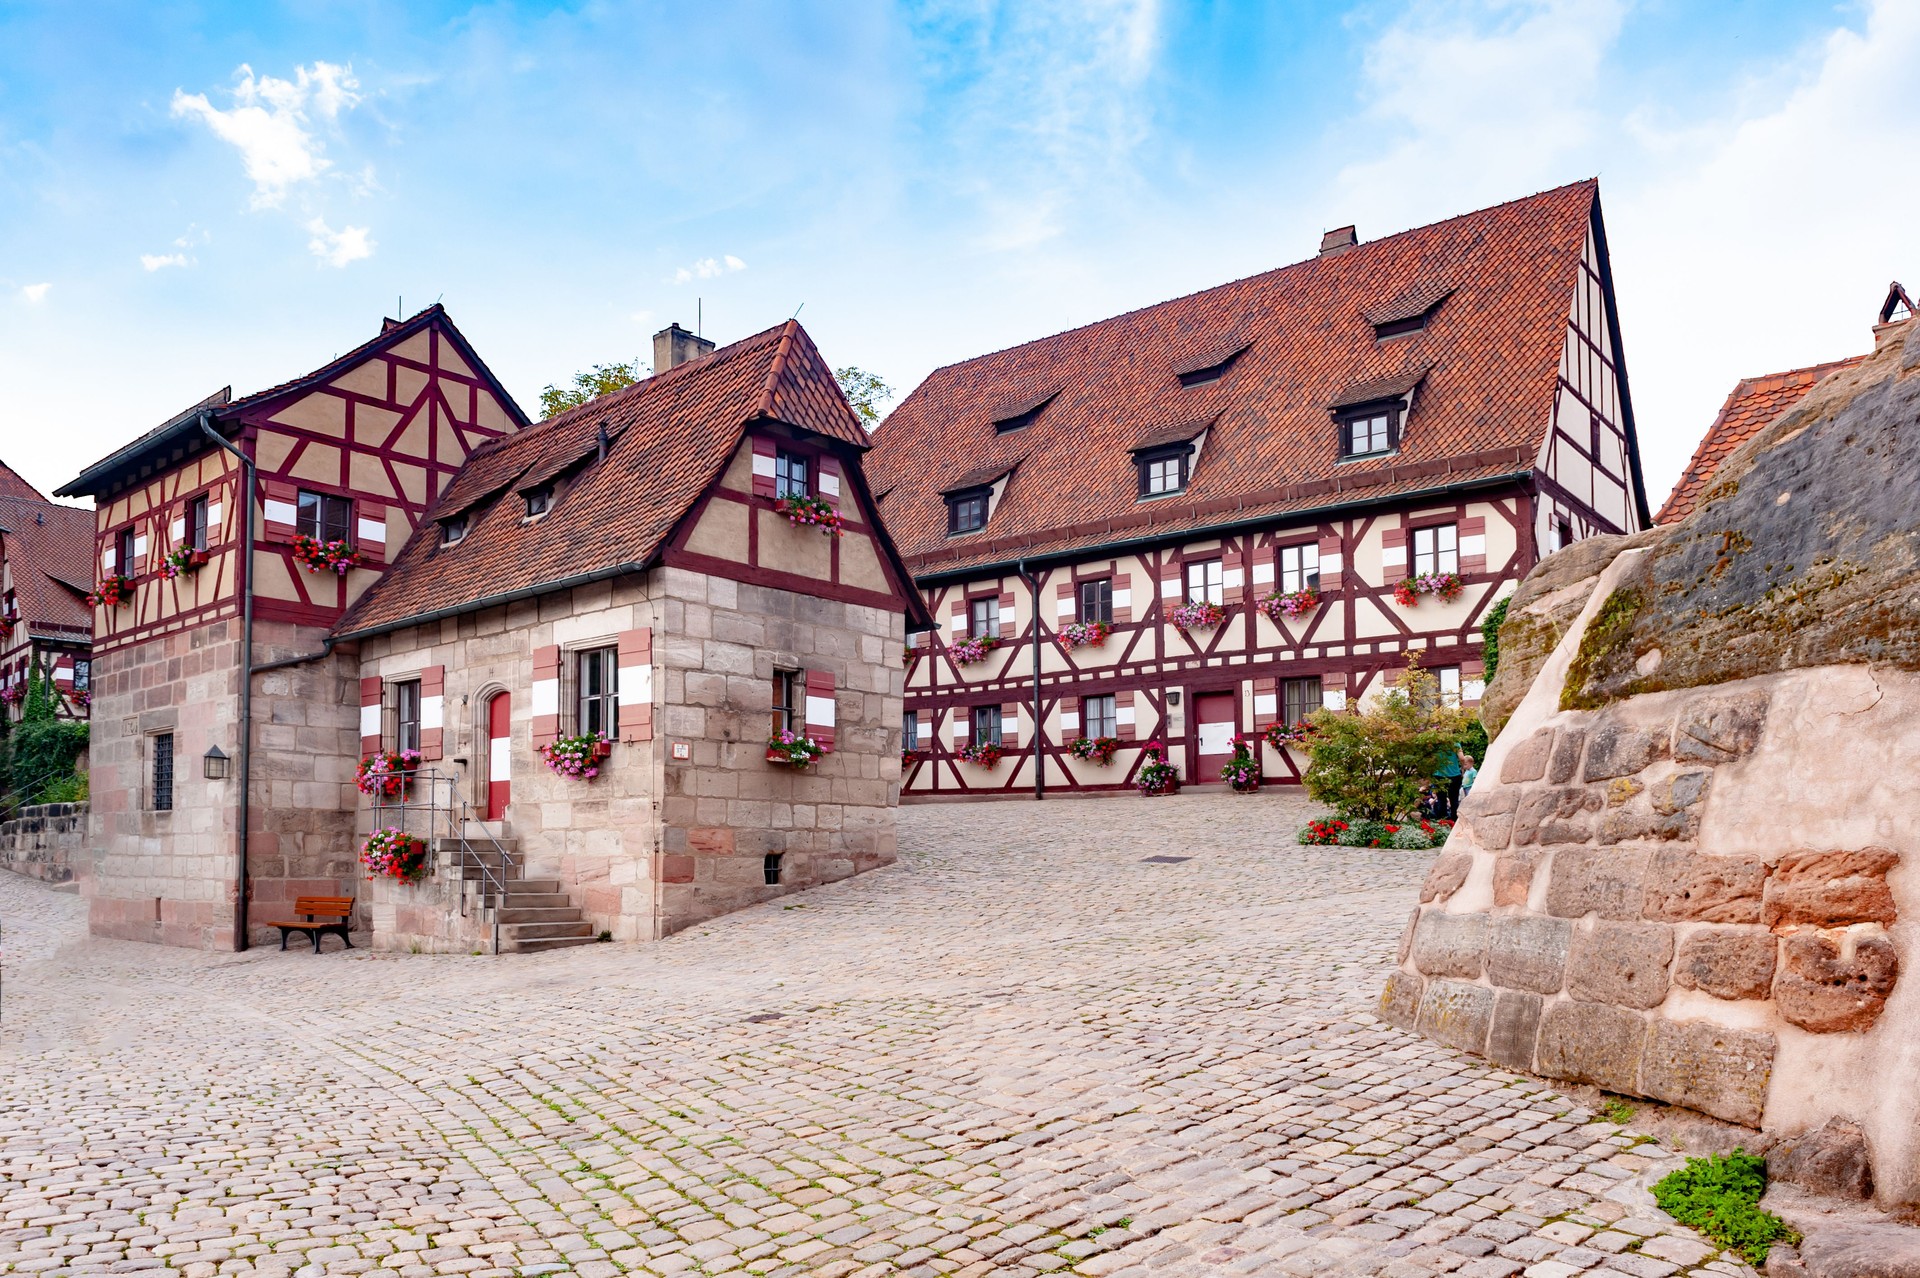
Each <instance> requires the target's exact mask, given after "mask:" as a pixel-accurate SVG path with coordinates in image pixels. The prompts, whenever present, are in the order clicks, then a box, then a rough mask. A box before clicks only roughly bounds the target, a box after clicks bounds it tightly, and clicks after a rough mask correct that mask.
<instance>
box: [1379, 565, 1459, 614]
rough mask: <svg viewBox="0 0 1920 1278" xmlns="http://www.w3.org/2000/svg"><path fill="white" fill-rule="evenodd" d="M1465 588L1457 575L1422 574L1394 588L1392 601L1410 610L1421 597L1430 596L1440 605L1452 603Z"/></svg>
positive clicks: (1444, 573) (1442, 573)
mask: <svg viewBox="0 0 1920 1278" xmlns="http://www.w3.org/2000/svg"><path fill="white" fill-rule="evenodd" d="M1466 588H1467V583H1466V582H1464V581H1462V580H1460V574H1459V573H1453V572H1423V573H1421V574H1420V575H1419V576H1417V577H1408V578H1407V579H1406V580H1405V581H1403V582H1401V583H1400V584H1399V585H1397V586H1395V587H1394V588H1393V601H1394V602H1395V603H1397V604H1399V605H1400V606H1401V607H1402V608H1411V607H1413V606H1414V605H1415V604H1417V603H1419V602H1420V596H1421V595H1432V596H1433V597H1434V598H1436V599H1438V600H1439V601H1440V602H1441V603H1452V602H1453V601H1454V600H1456V599H1458V598H1459V597H1460V592H1461V591H1462V590H1465V589H1466Z"/></svg>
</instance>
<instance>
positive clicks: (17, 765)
mask: <svg viewBox="0 0 1920 1278" xmlns="http://www.w3.org/2000/svg"><path fill="white" fill-rule="evenodd" d="M8 745H9V749H8V752H7V753H8V757H7V776H6V781H7V789H8V790H9V791H11V792H12V794H13V797H14V799H15V800H16V801H17V802H20V803H40V802H45V801H46V800H43V799H42V798H41V797H40V796H41V795H43V794H45V793H46V791H47V788H48V787H49V786H53V785H57V784H60V783H62V782H65V781H67V780H68V779H70V778H71V777H72V776H73V774H74V773H73V761H74V760H75V759H77V758H79V757H80V755H81V754H82V753H84V752H85V751H86V748H87V725H86V724H84V723H82V722H79V721H78V720H74V719H61V718H57V717H56V716H55V714H54V709H53V690H52V689H51V688H49V687H48V686H47V685H46V683H45V682H44V681H42V679H41V678H40V674H39V672H38V671H35V672H34V673H33V674H32V675H31V676H30V677H29V679H28V681H27V696H26V702H25V704H24V705H23V706H22V707H21V711H20V722H19V723H17V724H15V725H14V727H13V732H12V733H11V734H10V736H9V739H8ZM55 801H56V802H57V800H55Z"/></svg>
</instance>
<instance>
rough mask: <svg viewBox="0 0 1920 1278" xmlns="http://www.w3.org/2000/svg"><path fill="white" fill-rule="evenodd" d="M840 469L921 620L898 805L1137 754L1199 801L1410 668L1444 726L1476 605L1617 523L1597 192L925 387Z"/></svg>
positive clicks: (1616, 343) (1359, 249)
mask: <svg viewBox="0 0 1920 1278" xmlns="http://www.w3.org/2000/svg"><path fill="white" fill-rule="evenodd" d="M870 470H871V474H872V477H873V483H874V487H875V490H876V491H877V492H879V493H880V495H881V510H882V512H883V514H884V516H885V518H886V522H887V527H888V529H889V530H890V531H891V532H892V534H893V536H894V537H895V538H896V539H897V540H898V542H899V544H900V547H901V550H902V552H903V553H904V554H905V555H906V557H907V562H908V563H909V565H910V566H911V567H912V569H913V571H914V573H915V575H916V580H917V582H918V584H919V586H920V588H921V590H922V592H923V595H924V598H925V600H926V603H927V605H928V608H929V609H930V611H931V612H932V614H933V616H934V618H935V620H936V621H937V622H938V627H937V629H935V630H934V631H932V632H930V633H928V634H925V635H922V636H920V638H919V643H918V645H917V646H916V647H915V648H914V650H913V652H912V653H911V654H910V671H909V678H908V683H907V698H906V705H905V708H904V712H903V721H902V735H903V741H902V746H903V754H904V757H905V759H906V776H905V782H904V785H905V793H906V794H907V795H908V796H910V797H912V796H918V797H930V796H942V797H945V796H964V795H977V794H1006V793H1030V792H1034V791H1036V790H1041V791H1044V792H1047V793H1055V792H1060V791H1101V790H1112V789H1117V788H1121V787H1124V786H1126V785H1127V784H1128V783H1129V782H1130V781H1131V779H1132V778H1133V776H1134V774H1135V772H1136V771H1137V769H1138V767H1139V765H1140V762H1141V759H1142V756H1143V750H1142V747H1143V746H1145V745H1147V744H1148V743H1149V742H1152V741H1158V742H1160V743H1161V744H1162V745H1163V746H1164V747H1165V748H1166V750H1167V752H1168V756H1169V759H1170V761H1171V762H1173V763H1174V764H1176V766H1178V767H1179V768H1180V769H1181V771H1182V773H1183V775H1184V776H1185V777H1186V778H1187V779H1188V780H1189V781H1198V782H1214V781H1217V780H1218V778H1219V776H1220V770H1221V767H1222V766H1223V765H1224V764H1225V763H1226V762H1227V760H1228V758H1229V757H1230V756H1231V752H1232V749H1233V739H1234V738H1235V737H1236V736H1238V735H1242V734H1246V735H1252V734H1254V733H1256V732H1259V731H1261V730H1263V729H1265V728H1267V727H1269V726H1270V725H1273V724H1274V723H1276V722H1286V723H1292V722H1295V721H1297V720H1299V719H1300V718H1302V717H1303V716H1305V715H1307V714H1309V713H1311V712H1312V711H1313V710H1315V709H1318V708H1321V707H1323V706H1324V707H1334V708H1339V707H1343V706H1346V705H1348V704H1349V703H1350V702H1352V701H1353V700H1354V699H1355V698H1361V697H1365V696H1367V695H1368V694H1369V693H1372V692H1374V691H1376V690H1378V689H1380V688H1382V687H1384V686H1385V685H1386V684H1387V683H1388V682H1390V681H1391V680H1392V679H1393V678H1394V677H1395V674H1396V672H1397V671H1398V670H1400V669H1402V668H1403V667H1404V664H1405V662H1406V659H1407V653H1408V652H1409V650H1420V652H1421V659H1422V663H1423V665H1425V666H1426V667H1427V668H1428V669H1430V670H1432V671H1434V672H1435V673H1436V674H1437V676H1438V677H1439V680H1440V685H1441V688H1442V689H1443V691H1444V693H1445V694H1446V695H1449V696H1458V697H1459V698H1460V699H1462V700H1464V701H1467V702H1472V701H1474V700H1476V699H1477V697H1478V695H1479V692H1480V689H1481V686H1482V672H1483V668H1484V667H1483V662H1482V658H1481V648H1480V622H1481V619H1482V618H1483V617H1484V616H1485V614H1486V610H1487V609H1488V607H1489V606H1491V605H1492V604H1493V603H1494V602H1495V601H1496V600H1497V599H1498V598H1499V597H1500V596H1501V595H1502V594H1503V593H1505V592H1507V591H1508V590H1509V589H1510V588H1511V587H1512V585H1513V584H1514V583H1516V582H1517V581H1518V580H1519V579H1520V578H1521V577H1522V576H1524V575H1525V573H1526V572H1527V570H1528V569H1529V568H1530V567H1531V566H1532V565H1533V564H1534V563H1535V562H1536V561H1537V560H1538V559H1539V558H1540V557H1541V556H1543V555H1545V554H1548V553H1550V552H1551V551H1553V550H1554V549H1557V548H1558V547H1560V546H1563V545H1565V544H1568V543H1570V542H1572V541H1574V540H1577V539H1579V538H1582V537H1586V536H1589V535H1591V534H1593V533H1597V532H1618V531H1628V530H1633V529H1637V528H1640V527H1643V526H1644V525H1645V524H1646V523H1647V518H1648V517H1647V507H1646V499H1645V495H1644V490H1643V485H1642V481H1641V477H1640V466H1639V458H1638V452H1637V448H1636V445H1635V436H1634V421H1633V410H1632V402H1631V399H1630V398H1629V395H1628V387H1627V376H1626V368H1625V363H1624V360H1623V357H1622V352H1621V342H1620V334H1619V326H1618V322H1617V318H1616V312H1615V305H1614V293H1613V281H1612V273H1611V269H1610V267H1609V263H1608V257H1607V244H1606V235H1605V229H1604V225H1603V222H1602V218H1601V211H1600V202H1599V192H1598V186H1597V184H1596V183H1594V182H1591V181H1588V182H1581V183H1577V184H1575V185H1572V186H1567V187H1562V188H1559V189H1557V190H1552V191H1547V192H1544V193H1542V194H1539V195H1535V196H1532V197H1529V198H1527V199H1523V200H1518V201H1515V202H1513V203H1509V204H1504V205H1500V206H1498V207H1495V208H1490V209H1486V210H1482V211H1480V212H1476V213H1470V214H1466V215H1464V216H1461V217H1456V218H1451V219H1449V220H1447V221H1444V222H1439V223H1436V224H1434V225H1432V226H1426V227H1422V228H1419V229H1417V230H1413V231H1408V232H1406V233H1403V234H1399V235H1393V236H1389V237H1387V238H1385V239H1381V240H1378V241H1374V242H1371V243H1365V242H1360V241H1359V240H1358V238H1357V237H1356V235H1355V234H1354V230H1353V228H1351V227H1346V228H1342V229H1341V230H1338V231H1334V232H1331V233H1329V234H1328V235H1326V236H1325V237H1324V239H1323V242H1322V244H1321V247H1320V252H1319V254H1318V255H1317V256H1315V257H1314V258H1311V259H1309V260H1306V261H1302V262H1299V263H1296V264H1294V265H1292V266H1287V267H1282V268H1280V269H1278V270H1274V271H1270V272H1268V273H1266V274H1263V275H1257V276H1253V277H1251V278H1249V279H1245V280H1241V281H1238V282H1236V283H1231V284H1226V285H1222V286H1220V287H1217V288H1212V289H1208V290H1206V291H1204V292H1200V293H1195V294H1193V295H1191V296H1188V297H1183V298H1179V299H1176V300H1174V301H1170V302H1165V303H1162V304H1159V305H1156V306H1149V307H1145V308H1143V309H1141V310H1137V311H1133V312H1129V313H1127V314H1125V315H1120V316H1117V317H1115V318H1112V319H1108V320H1104V321H1101V322H1099V323H1096V324H1091V325H1088V326H1087V327H1084V328H1079V329H1074V330H1072V331H1069V332H1065V333H1060V334H1057V335H1055V336H1053V337H1048V338H1044V339H1041V340H1039V341H1034V342H1029V343H1026V344H1024V345H1021V346H1016V347H1013V348H1011V349H1008V350H1003V351H999V352H996V353H994V354H990V355H984V356H981V357H979V358H976V359H972V360H968V361H965V362H963V363H959V364H954V365H950V366H948V367H945V368H941V369H939V370H937V371H936V372H935V373H933V374H932V375H931V376H930V377H928V378H927V380H926V381H925V382H923V383H922V384H921V385H920V386H919V387H918V388H917V389H916V390H915V391H914V392H913V393H912V395H910V396H909V397H908V398H907V400H906V401H905V402H904V403H903V404H902V405H901V406H900V407H899V409H898V410H896V411H895V412H894V413H893V414H892V415H891V416H890V417H889V418H888V419H887V420H886V422H885V423H884V424H883V425H882V426H881V428H880V430H879V432H878V433H877V435H876V438H875V449H874V454H873V458H872V461H871V464H870ZM1102 739H1105V740H1106V744H1107V746H1108V747H1109V749H1111V750H1112V751H1113V752H1112V755H1111V758H1110V760H1108V761H1103V759H1102V757H1101V756H1102V755H1103V754H1104V753H1106V751H1102V750H1098V749H1095V748H1094V746H1095V745H1096V743H1099V742H1101V740H1102ZM989 747H991V748H989ZM996 754H997V755H998V757H997V758H996V757H995V756H996ZM1089 754H1090V755H1092V757H1079V756H1081V755H1089ZM963 755H964V756H969V757H963ZM1258 757H1259V758H1260V759H1261V761H1262V767H1263V770H1264V772H1265V775H1266V776H1267V777H1268V778H1269V779H1271V780H1276V781H1294V780H1297V779H1298V778H1299V776H1300V772H1301V769H1302V766H1303V760H1302V758H1301V757H1299V755H1298V752H1297V751H1296V750H1294V749H1291V748H1287V747H1285V746H1280V747H1276V746H1273V745H1270V744H1264V743H1263V744H1261V745H1260V746H1259V747H1258Z"/></svg>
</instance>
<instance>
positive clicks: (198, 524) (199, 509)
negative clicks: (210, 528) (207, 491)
mask: <svg viewBox="0 0 1920 1278" xmlns="http://www.w3.org/2000/svg"><path fill="white" fill-rule="evenodd" d="M206 548H207V499H206V498H205V497H195V498H194V499H193V500H192V501H190V502H188V503H187V549H189V550H205V549H206Z"/></svg>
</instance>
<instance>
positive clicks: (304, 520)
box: [295, 489, 353, 543]
mask: <svg viewBox="0 0 1920 1278" xmlns="http://www.w3.org/2000/svg"><path fill="white" fill-rule="evenodd" d="M297 505H298V512H299V513H298V515H297V517H296V522H295V527H296V529H297V530H298V531H299V532H300V533H301V534H303V535H305V536H308V537H311V538H313V539H314V540H315V541H321V542H326V541H340V542H348V543H351V542H352V540H353V503H352V502H351V501H349V500H348V499H346V498H345V497H336V496H334V495H333V494H332V493H310V492H307V491H306V490H305V489H302V490H301V492H300V497H299V501H298V504H297Z"/></svg>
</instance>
